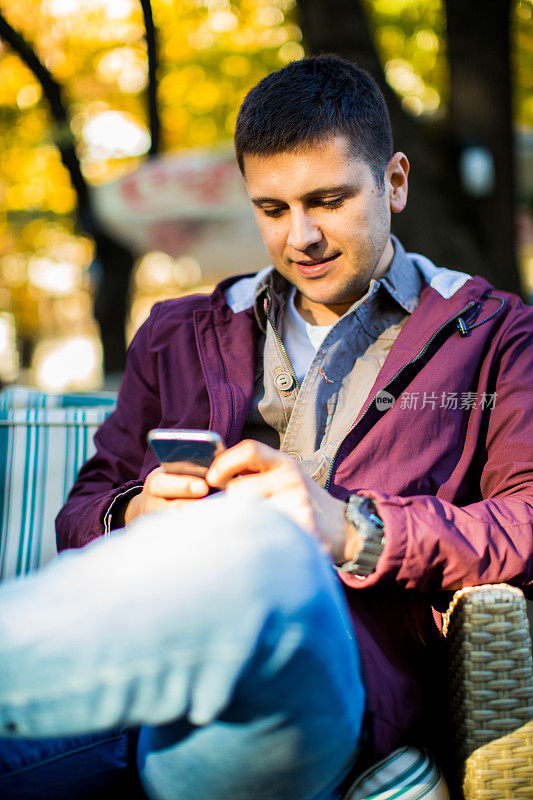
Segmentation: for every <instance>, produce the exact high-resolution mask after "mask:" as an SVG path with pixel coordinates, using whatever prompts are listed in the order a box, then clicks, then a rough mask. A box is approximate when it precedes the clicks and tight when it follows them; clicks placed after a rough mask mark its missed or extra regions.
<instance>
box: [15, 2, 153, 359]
mask: <svg viewBox="0 0 533 800" xmlns="http://www.w3.org/2000/svg"><path fill="white" fill-rule="evenodd" d="M140 2H141V6H142V11H143V16H144V21H145V30H146V42H147V50H148V87H147V107H148V117H149V125H150V135H151V145H150V150H149V152H148V156H149V157H151V156H154V155H156V154H157V153H158V152H159V148H160V121H159V111H158V107H157V75H156V73H157V63H158V58H157V38H156V31H155V27H154V22H153V17H152V8H151V4H150V0H140ZM0 38H2V39H4V41H5V42H7V43H8V44H9V45H10V46H11V47H12V48H13V50H14V51H15V52H16V53H17V54H18V55H19V56H20V58H21V59H22V60H23V61H24V63H25V64H26V65H27V66H28V67H29V69H30V70H31V71H32V72H33V74H34V75H35V77H36V78H37V80H38V81H39V82H40V84H41V86H42V89H43V94H44V96H45V97H46V99H47V100H48V103H49V106H50V110H51V113H52V116H53V118H54V121H55V123H56V130H55V135H54V139H55V142H56V145H57V147H58V148H59V151H60V154H61V159H62V161H63V164H64V165H65V167H66V168H67V169H68V171H69V174H70V178H71V181H72V185H73V187H74V189H75V191H76V196H77V208H76V219H77V225H78V228H79V229H80V230H82V231H83V232H84V233H88V234H89V235H90V236H92V237H93V239H94V243H95V262H96V267H97V268H96V270H95V272H96V278H97V281H96V296H95V304H94V315H95V318H96V320H97V322H98V324H99V326H100V332H101V336H102V344H103V350H104V370H105V372H106V374H109V373H120V372H122V370H123V369H124V364H125V358H126V344H125V321H126V314H127V310H128V309H127V306H128V290H129V284H130V277H131V272H132V268H133V264H134V255H133V252H132V250H131V249H129V248H128V247H127V246H125V245H124V244H122V243H121V242H120V241H118V240H117V239H115V238H114V237H113V236H111V235H110V234H109V233H108V232H107V231H106V230H105V229H104V228H103V227H102V225H101V223H100V222H99V220H98V218H97V217H96V215H95V213H94V209H93V205H92V201H91V192H90V188H89V187H88V185H87V182H86V180H85V178H84V176H83V173H82V171H81V166H80V161H79V158H78V155H77V153H76V149H75V143H74V136H73V134H72V130H71V128H70V122H69V112H68V107H67V106H66V104H65V102H64V99H63V96H62V89H61V86H60V85H59V84H58V83H57V81H56V80H55V79H54V77H53V76H52V74H51V73H50V72H49V70H48V69H47V68H46V66H45V65H44V64H43V63H42V62H41V61H40V59H39V58H38V56H37V54H36V53H35V51H34V50H33V48H32V47H31V45H30V44H29V42H27V41H26V40H25V39H24V37H23V36H22V35H21V34H20V33H18V31H15V30H14V29H13V28H12V27H11V25H10V24H9V23H8V22H7V20H6V18H5V16H4V15H3V13H2V12H1V11H0Z"/></svg>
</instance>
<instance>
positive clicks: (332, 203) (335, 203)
mask: <svg viewBox="0 0 533 800" xmlns="http://www.w3.org/2000/svg"><path fill="white" fill-rule="evenodd" d="M343 203H344V197H333V198H332V199H331V200H317V205H318V206H321V207H322V208H339V207H340V206H342V204H343Z"/></svg>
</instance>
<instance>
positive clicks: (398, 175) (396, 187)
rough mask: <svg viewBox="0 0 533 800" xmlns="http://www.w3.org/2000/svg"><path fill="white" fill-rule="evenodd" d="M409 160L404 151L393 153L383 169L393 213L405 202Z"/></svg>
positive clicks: (401, 208) (400, 209) (401, 207)
mask: <svg viewBox="0 0 533 800" xmlns="http://www.w3.org/2000/svg"><path fill="white" fill-rule="evenodd" d="M408 175H409V161H408V159H407V156H406V155H405V154H404V153H394V155H393V157H392V158H391V160H390V161H389V163H388V164H387V169H386V170H385V185H386V187H387V189H388V192H389V203H390V209H391V211H393V212H394V213H395V214H398V212H400V211H403V209H404V208H405V205H406V203H407V188H408V181H407V176H408Z"/></svg>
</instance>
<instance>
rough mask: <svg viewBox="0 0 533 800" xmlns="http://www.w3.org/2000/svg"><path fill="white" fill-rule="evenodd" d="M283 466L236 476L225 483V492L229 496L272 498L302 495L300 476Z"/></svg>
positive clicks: (302, 488)
mask: <svg viewBox="0 0 533 800" xmlns="http://www.w3.org/2000/svg"><path fill="white" fill-rule="evenodd" d="M284 466H285V465H283V466H281V467H280V468H279V469H275V470H274V469H272V470H268V471H267V472H254V473H250V474H248V475H238V476H237V477H235V478H232V479H231V480H229V481H228V482H227V483H226V487H225V488H226V491H227V492H228V493H230V494H234V493H241V494H254V495H259V496H261V497H272V496H273V495H275V494H279V493H284V494H289V493H290V494H291V495H293V496H296V495H298V494H304V493H305V486H304V483H303V481H302V480H300V476H299V475H297V474H295V473H294V472H293V470H291V469H290V468H289V469H284Z"/></svg>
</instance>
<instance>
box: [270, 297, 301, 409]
mask: <svg viewBox="0 0 533 800" xmlns="http://www.w3.org/2000/svg"><path fill="white" fill-rule="evenodd" d="M265 316H266V318H267V320H268V322H269V323H270V327H271V328H272V330H273V332H274V336H275V337H276V340H277V342H278V344H279V346H280V349H281V352H282V353H283V356H284V358H285V361H286V363H287V367H288V368H289V371H290V373H291V375H292V379H293V381H294V384H295V386H296V394H298V392H299V391H300V384H299V383H298V378H297V377H296V373H295V371H294V367H293V366H292V363H291V360H290V358H289V356H288V353H287V351H286V350H285V345H284V344H283V340H282V338H281V336H280V335H279V333H278V329H277V328H276V326H275V325H274V322H273V320H272V317H271V316H270V298H269V297H265Z"/></svg>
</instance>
